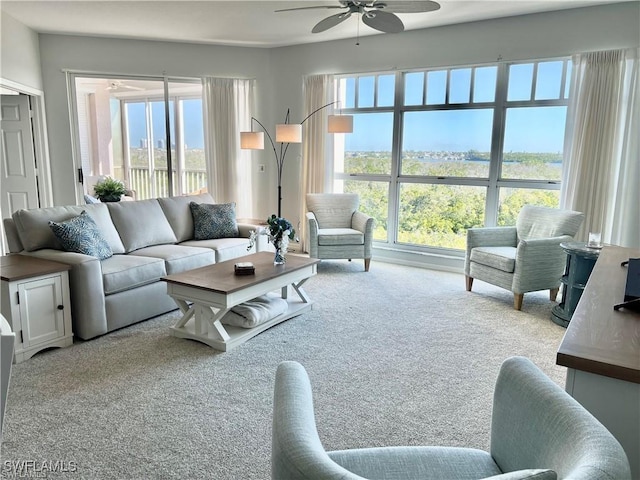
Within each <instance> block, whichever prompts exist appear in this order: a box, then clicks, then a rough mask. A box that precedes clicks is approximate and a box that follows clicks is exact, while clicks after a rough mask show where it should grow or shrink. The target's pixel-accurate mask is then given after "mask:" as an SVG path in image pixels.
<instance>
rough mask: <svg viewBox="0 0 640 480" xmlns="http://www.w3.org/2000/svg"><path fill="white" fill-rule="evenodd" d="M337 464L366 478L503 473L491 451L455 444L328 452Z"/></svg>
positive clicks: (427, 479)
mask: <svg viewBox="0 0 640 480" xmlns="http://www.w3.org/2000/svg"><path fill="white" fill-rule="evenodd" d="M328 454H329V457H330V458H331V459H332V460H333V461H334V462H336V463H337V464H338V465H340V466H342V467H344V468H346V469H347V470H349V471H350V472H353V473H355V474H356V475H359V476H361V477H364V478H384V479H385V480H396V479H397V480H400V479H403V480H405V479H420V480H443V479H454V478H455V479H456V480H477V479H479V478H483V477H490V476H492V475H499V474H501V473H502V472H501V471H500V469H499V468H498V466H497V465H496V464H495V462H494V461H493V459H492V458H491V455H489V453H487V452H485V451H482V450H476V449H473V448H456V447H379V448H364V449H353V450H341V451H335V452H328Z"/></svg>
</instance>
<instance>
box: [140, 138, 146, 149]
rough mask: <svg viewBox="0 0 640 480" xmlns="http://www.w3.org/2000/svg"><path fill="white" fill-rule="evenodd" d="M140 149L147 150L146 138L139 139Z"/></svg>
mask: <svg viewBox="0 0 640 480" xmlns="http://www.w3.org/2000/svg"><path fill="white" fill-rule="evenodd" d="M140 148H147V139H146V138H141V139H140Z"/></svg>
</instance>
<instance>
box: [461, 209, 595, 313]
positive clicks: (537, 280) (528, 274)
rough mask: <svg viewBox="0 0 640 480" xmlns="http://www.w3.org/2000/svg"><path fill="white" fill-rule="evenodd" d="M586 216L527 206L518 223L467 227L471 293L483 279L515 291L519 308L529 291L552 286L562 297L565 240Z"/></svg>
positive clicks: (552, 296)
mask: <svg viewBox="0 0 640 480" xmlns="http://www.w3.org/2000/svg"><path fill="white" fill-rule="evenodd" d="M583 219H584V215H583V214H582V213H580V212H574V211H572V210H558V209H556V208H547V207H538V206H534V205H525V206H524V207H523V208H522V210H521V211H520V213H519V214H518V218H517V220H516V225H515V227H485V228H470V229H469V230H467V253H466V257H465V263H464V274H465V276H466V288H467V291H468V292H470V291H471V287H472V285H473V279H474V278H477V279H478V280H482V281H484V282H487V283H490V284H492V285H497V286H498V287H502V288H506V289H507V290H510V291H512V292H513V303H514V307H515V309H516V310H521V309H522V300H523V298H524V294H525V293H527V292H535V291H538V290H549V292H550V294H549V297H550V299H551V301H554V300H555V299H556V296H557V295H558V289H559V287H560V278H561V277H562V272H563V270H564V265H565V263H566V254H565V252H564V250H562V248H561V247H560V243H561V242H567V241H570V240H571V239H572V238H573V236H574V235H575V234H576V232H577V231H578V228H580V224H581V223H582V220H583Z"/></svg>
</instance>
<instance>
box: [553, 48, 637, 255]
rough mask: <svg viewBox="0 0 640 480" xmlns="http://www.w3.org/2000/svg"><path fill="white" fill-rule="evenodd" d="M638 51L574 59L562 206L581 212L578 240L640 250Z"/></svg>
mask: <svg viewBox="0 0 640 480" xmlns="http://www.w3.org/2000/svg"><path fill="white" fill-rule="evenodd" d="M638 52H639V49H637V48H636V49H629V50H614V51H604V52H591V53H585V54H580V55H575V56H574V57H573V76H572V81H571V102H570V106H569V111H568V114H567V130H566V137H565V152H564V167H563V168H564V171H563V182H562V189H561V207H562V208H569V209H573V210H578V211H581V212H583V213H584V214H585V221H584V223H583V224H582V226H581V228H580V230H579V231H578V233H577V235H576V239H579V240H585V239H586V237H587V233H588V232H601V233H602V239H603V241H604V242H605V243H612V244H615V245H621V246H626V247H633V248H640V188H639V184H640V167H639V165H638V163H639V162H640V154H639V144H638V131H640V125H639V122H640V120H639V115H640V114H639V110H640V95H639V93H638V92H639V88H640V87H639V84H638Z"/></svg>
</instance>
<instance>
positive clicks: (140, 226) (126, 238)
mask: <svg viewBox="0 0 640 480" xmlns="http://www.w3.org/2000/svg"><path fill="white" fill-rule="evenodd" d="M107 206H108V207H109V213H110V214H111V218H112V219H113V223H114V225H115V226H116V228H117V229H118V233H119V234H120V238H121V239H122V243H123V244H124V247H125V251H126V252H132V251H133V250H137V249H139V248H143V247H148V246H151V245H160V244H163V243H176V241H177V240H176V236H175V234H174V233H173V230H172V229H171V225H169V222H168V220H167V217H165V216H164V212H163V211H162V208H160V204H159V203H158V201H157V200H156V199H151V200H138V201H136V202H110V203H107Z"/></svg>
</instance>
